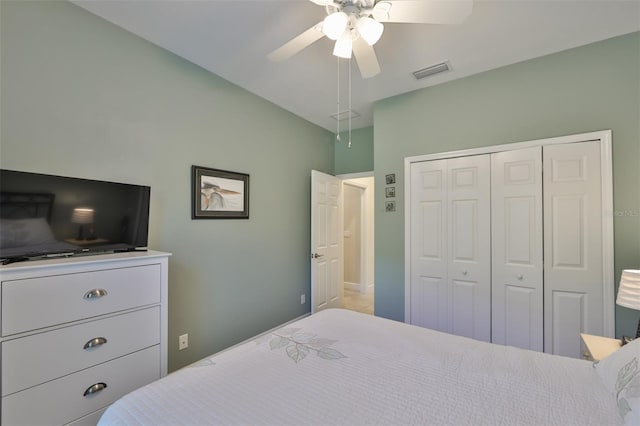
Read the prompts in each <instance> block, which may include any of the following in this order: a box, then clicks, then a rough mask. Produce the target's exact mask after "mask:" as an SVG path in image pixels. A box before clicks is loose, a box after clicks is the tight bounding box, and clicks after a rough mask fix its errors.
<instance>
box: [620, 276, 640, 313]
mask: <svg viewBox="0 0 640 426" xmlns="http://www.w3.org/2000/svg"><path fill="white" fill-rule="evenodd" d="M616 304H617V305H620V306H624V307H625V308H630V309H637V310H640V270H634V269H625V270H624V271H622V276H621V277H620V287H618V298H617V299H616Z"/></svg>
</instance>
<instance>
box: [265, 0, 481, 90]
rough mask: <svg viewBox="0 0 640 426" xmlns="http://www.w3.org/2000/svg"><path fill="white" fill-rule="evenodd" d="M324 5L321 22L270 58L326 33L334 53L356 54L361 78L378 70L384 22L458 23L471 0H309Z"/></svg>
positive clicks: (279, 57)
mask: <svg viewBox="0 0 640 426" xmlns="http://www.w3.org/2000/svg"><path fill="white" fill-rule="evenodd" d="M309 1H311V2H313V3H315V4H317V5H320V6H324V7H325V9H326V13H327V16H326V17H325V18H324V20H322V21H321V22H319V23H317V24H316V25H314V26H313V27H311V28H309V29H308V30H306V31H304V32H303V33H302V34H300V35H298V36H297V37H295V38H293V39H292V40H290V41H288V42H287V43H285V44H284V45H283V46H281V47H279V48H278V49H276V50H274V51H273V52H271V53H270V54H269V55H268V57H269V59H270V60H272V61H284V60H286V59H289V58H290V57H292V56H293V55H295V54H297V53H298V52H300V51H301V50H302V49H304V48H305V47H307V46H310V45H311V44H313V43H315V42H316V41H318V40H320V39H321V38H322V37H324V36H326V37H327V38H329V39H331V40H335V45H334V49H333V54H334V55H335V56H338V57H340V58H351V55H352V53H353V55H355V58H356V62H357V63H358V68H360V74H361V75H362V77H363V78H369V77H373V76H375V75H377V74H379V73H380V64H379V63H378V58H377V57H376V53H375V51H374V50H373V45H374V44H376V43H377V42H378V40H379V39H380V37H381V36H382V32H383V31H384V25H383V22H388V23H417V24H459V23H461V22H463V21H464V20H465V19H466V18H467V16H469V14H470V13H471V9H472V8H473V0H309Z"/></svg>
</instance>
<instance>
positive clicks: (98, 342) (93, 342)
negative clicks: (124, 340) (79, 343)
mask: <svg viewBox="0 0 640 426" xmlns="http://www.w3.org/2000/svg"><path fill="white" fill-rule="evenodd" d="M105 343H107V339H105V338H104V337H96V338H95V339H91V340H89V341H88V342H87V343H85V344H84V349H91V348H95V347H97V346H102V345H104V344H105Z"/></svg>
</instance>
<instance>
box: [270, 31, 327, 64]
mask: <svg viewBox="0 0 640 426" xmlns="http://www.w3.org/2000/svg"><path fill="white" fill-rule="evenodd" d="M322 37H324V34H323V33H322V22H320V23H319V24H316V25H314V26H313V27H311V28H309V29H308V30H307V31H305V32H303V33H302V34H300V35H299V36H297V37H295V38H293V39H291V40H289V41H288V42H286V43H285V44H283V45H282V46H280V47H279V48H277V49H276V50H274V51H273V52H271V53H269V55H268V58H269V59H270V60H271V61H274V62H279V61H284V60H286V59H289V58H290V57H292V56H293V55H295V54H296V53H298V52H300V51H301V50H302V49H304V48H305V47H307V46H310V45H311V44H313V43H315V42H316V41H318V40H320V39H321V38H322Z"/></svg>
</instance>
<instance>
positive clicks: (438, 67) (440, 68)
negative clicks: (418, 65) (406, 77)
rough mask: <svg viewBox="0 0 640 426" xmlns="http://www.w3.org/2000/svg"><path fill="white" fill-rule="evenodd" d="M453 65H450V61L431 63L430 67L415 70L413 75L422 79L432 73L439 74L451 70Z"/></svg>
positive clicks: (417, 78)
mask: <svg viewBox="0 0 640 426" xmlns="http://www.w3.org/2000/svg"><path fill="white" fill-rule="evenodd" d="M449 70H451V67H450V66H449V62H448V61H445V62H442V63H440V64H435V65H431V66H430V67H426V68H423V69H421V70H418V71H414V72H413V76H414V77H415V78H416V80H420V79H421V78H425V77H429V76H430V75H434V74H439V73H441V72H445V71H449Z"/></svg>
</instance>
